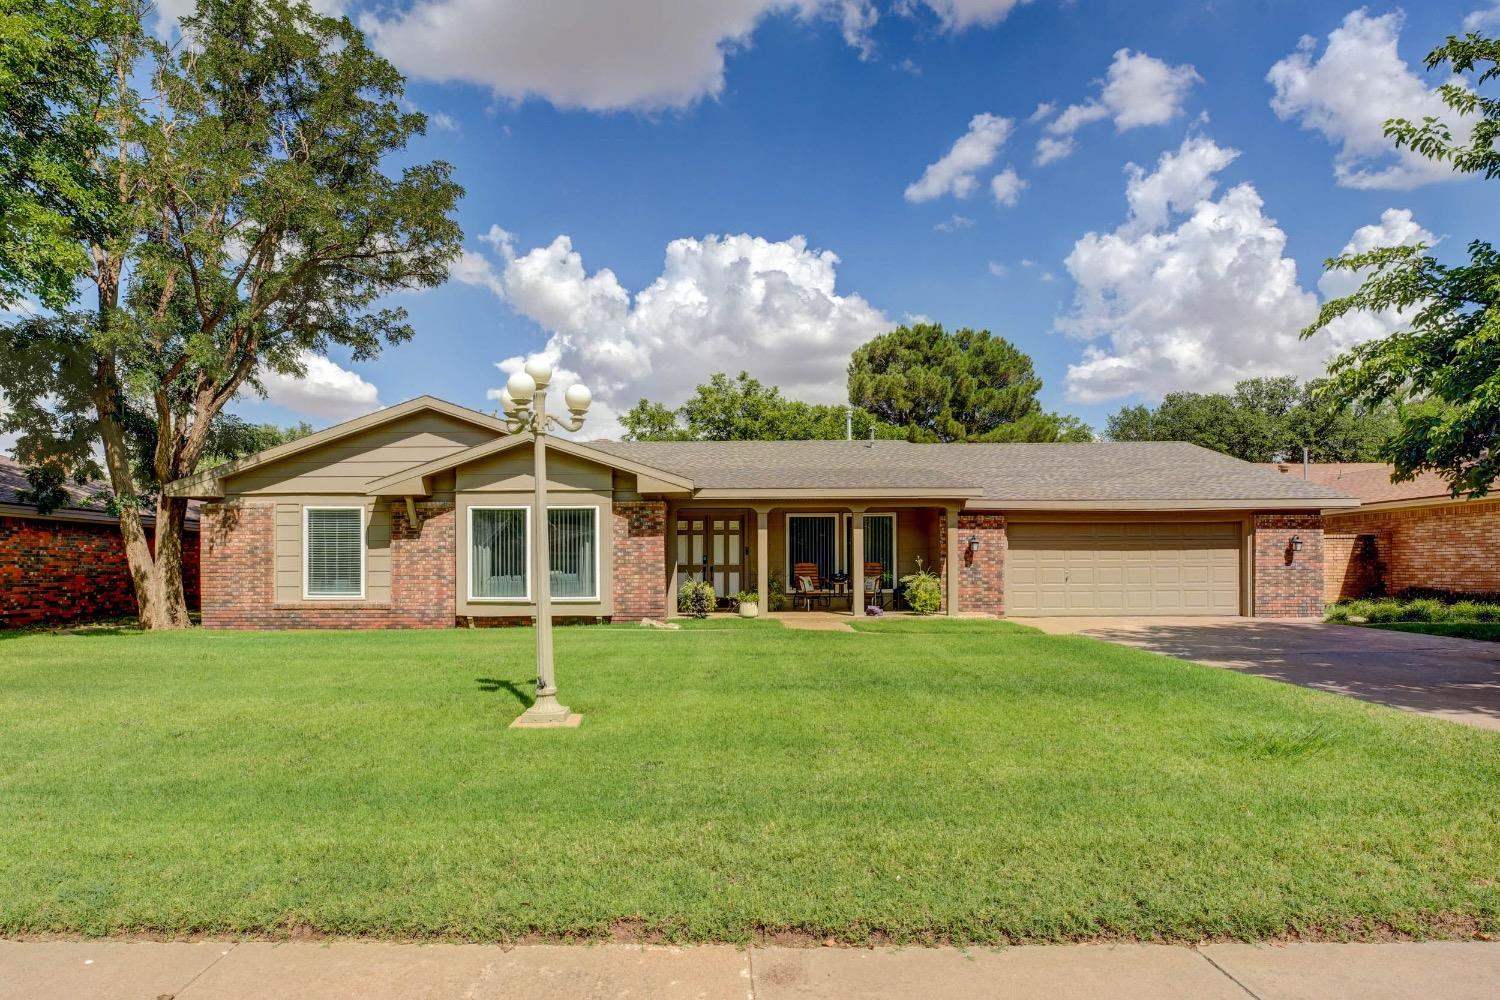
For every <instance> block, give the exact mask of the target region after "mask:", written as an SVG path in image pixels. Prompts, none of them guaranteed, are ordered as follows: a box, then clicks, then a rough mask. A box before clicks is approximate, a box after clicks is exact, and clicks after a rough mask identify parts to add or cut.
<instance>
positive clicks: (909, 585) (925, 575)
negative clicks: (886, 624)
mask: <svg viewBox="0 0 1500 1000" xmlns="http://www.w3.org/2000/svg"><path fill="white" fill-rule="evenodd" d="M901 583H902V584H903V585H904V586H905V588H906V606H907V607H909V608H911V609H912V610H913V611H915V612H916V613H917V614H919V615H931V614H936V613H937V610H938V609H939V608H941V607H942V606H943V582H942V581H941V580H939V579H938V578H937V574H935V573H932V572H929V571H928V570H925V569H923V568H922V560H921V558H920V557H918V559H917V571H916V572H915V573H912V574H910V575H909V576H903V577H902V578H901Z"/></svg>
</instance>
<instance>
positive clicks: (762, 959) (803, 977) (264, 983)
mask: <svg viewBox="0 0 1500 1000" xmlns="http://www.w3.org/2000/svg"><path fill="white" fill-rule="evenodd" d="M1497 982H1500V944H1494V943H1483V942H1427V943H1398V944H1294V945H1279V946H1268V945H1247V944H1210V945H1202V946H1199V947H1195V948H1189V947H1176V946H1166V945H1057V946H1027V947H1017V948H1004V949H983V948H976V949H969V950H958V949H954V948H907V949H895V948H875V949H861V948H780V947H765V946H760V945H756V946H753V947H749V948H743V949H741V948H735V947H733V946H730V945H703V946H696V947H689V948H670V947H658V946H641V945H624V944H610V945H523V946H518V947H513V948H504V947H501V946H498V945H462V944H427V945H418V944H382V943H376V942H334V943H329V944H320V943H292V944H271V943H268V942H261V941H247V942H243V943H235V942H228V941H202V942H196V943H182V944H175V943H166V944H163V943H157V942H125V941H76V942H75V941H46V942H25V943H22V942H15V941H0V996H4V997H6V998H7V1000H76V998H79V997H89V998H90V1000H142V998H145V1000H150V998H167V1000H249V998H256V1000H259V998H264V997H275V998H277V1000H356V998H358V1000H440V998H442V1000H447V998H453V1000H459V998H462V1000H523V998H524V1000H553V998H556V1000H564V998H566V1000H588V998H601V1000H602V998H605V997H611V998H613V997H649V998H653V1000H679V998H681V1000H699V998H707V1000H717V998H721V997H722V998H725V1000H747V998H748V1000H808V998H812V997H828V998H837V1000H846V998H849V1000H906V998H912V1000H927V998H930V997H943V998H945V1000H946V998H962V1000H969V998H974V1000H977V998H981V997H983V998H990V997H1007V998H1012V997H1014V998H1021V997H1046V998H1049V1000H1068V998H1078V1000H1105V998H1132V997H1138V998H1147V997H1150V998H1193V1000H1246V998H1257V997H1258V998H1261V1000H1280V998H1287V1000H1290V998H1294V997H1297V998H1319V1000H1340V998H1351V1000H1352V998H1360V1000H1396V998H1413V1000H1416V998H1420V1000H1467V998H1476V1000H1477V998H1481V997H1483V998H1491V997H1493V996H1494V995H1495V984H1496V983H1497Z"/></svg>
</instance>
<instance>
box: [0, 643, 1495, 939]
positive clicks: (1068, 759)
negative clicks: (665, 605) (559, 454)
mask: <svg viewBox="0 0 1500 1000" xmlns="http://www.w3.org/2000/svg"><path fill="white" fill-rule="evenodd" d="M858 625H859V627H860V629H861V630H860V631H859V632H856V633H847V632H845V633H815V632H796V631H788V630H784V629H783V628H781V627H780V626H779V624H777V623H775V622H753V623H740V622H738V621H735V620H732V619H730V620H710V621H707V622H703V623H695V624H694V625H693V627H689V628H685V629H683V630H682V631H677V632H659V631H653V630H648V629H642V628H629V627H601V628H569V629H560V630H559V631H558V633H557V659H558V669H559V674H560V679H561V685H562V692H563V695H564V700H565V701H567V702H568V703H569V704H570V705H571V706H572V707H573V708H574V709H575V710H578V711H581V712H583V713H584V716H585V719H584V723H583V726H582V728H580V729H577V730H564V731H516V730H509V729H507V728H506V725H507V723H509V722H510V721H511V719H512V718H513V717H514V716H516V715H517V714H518V713H519V712H520V711H521V709H522V707H523V704H524V702H525V701H526V699H527V697H528V692H529V691H530V679H531V676H532V667H531V643H532V641H533V637H532V634H531V632H530V631H528V630H479V631H443V632H377V633H306V632H304V633H259V634H233V633H224V632H206V631H202V630H197V631H193V632H189V633H181V634H164V635H148V634H130V633H123V634H109V633H107V632H82V633H78V634H29V635H14V634H13V635H9V636H4V637H0V932H3V933H6V934H13V935H14V934H33V933H49V932H64V933H82V934H90V935H106V934H116V933H129V932H153V933H154V932H160V933H168V934H173V933H252V934H269V935H278V934H283V933H326V934H331V935H364V936H389V937H429V936H432V937H453V938H463V939H476V940H507V939H514V938H516V937H520V936H525V935H540V936H543V937H549V938H550V937H573V936H599V935H608V934H610V933H612V932H613V933H618V932H620V931H621V930H622V929H623V930H626V931H629V932H631V933H636V934H639V933H646V934H650V935H661V936H664V937H667V938H670V939H674V940H730V941H741V940H745V939H747V938H750V937H752V936H754V935H756V934H758V933H778V932H790V933H798V934H807V935H810V936H813V937H816V938H824V937H833V938H837V939H840V940H845V941H851V942H859V941H866V940H869V939H872V938H882V939H883V938H887V937H889V938H891V939H895V940H898V941H932V940H949V941H955V942H1002V941H1015V940H1066V939H1089V938H1096V937H1107V938H1115V937H1123V938H1140V939H1179V940H1180V939H1198V938H1202V937H1229V938H1243V939H1260V938H1267V937H1273V936H1281V935H1293V936H1331V937H1344V936H1348V937H1367V936H1379V935H1383V934H1388V933H1392V932H1395V933H1398V934H1403V933H1404V934H1415V935H1423V934H1437V935H1446V934H1456V935H1474V934H1481V933H1487V932H1494V931H1497V930H1500V738H1497V737H1496V735H1495V734H1492V733H1486V732H1481V731H1479V730H1474V729H1469V728H1465V727H1461V726H1457V725H1452V724H1448V723H1443V722H1438V721H1433V720H1429V719H1425V718H1421V717H1417V716H1413V715H1407V714H1402V713H1399V712H1396V711H1393V710H1389V709H1385V708H1381V707H1378V706H1372V705H1367V704H1363V703H1360V702H1356V701H1352V700H1347V699H1343V698H1339V697H1336V696H1332V695H1325V694H1319V693H1315V692H1311V691H1307V690H1303V689H1300V688H1296V687H1292V686H1287V685H1281V684H1276V683H1273V682H1270V681H1265V680H1260V679H1257V678H1253V677H1246V676H1241V675H1238V674H1235V673H1232V672H1228V671H1220V670H1215V669H1212V668H1208V667H1202V666H1196V665H1190V664H1187V663H1183V662H1180V661H1176V660H1172V659H1168V658H1166V657H1161V656H1155V655H1151V654H1148V653H1143V652H1139V651H1134V650H1129V649H1124V648H1118V647H1114V646H1109V645H1106V644H1103V643H1100V642H1096V641H1094V640H1091V639H1086V638H1081V637H1052V636H1046V635H1042V634H1040V633H1038V632H1034V631H1032V630H1029V629H1024V628H1021V627H1019V626H1014V625H1008V624H1005V623H980V622H936V621H931V622H928V621H914V622H896V621H890V620H887V621H881V622H860V623H858Z"/></svg>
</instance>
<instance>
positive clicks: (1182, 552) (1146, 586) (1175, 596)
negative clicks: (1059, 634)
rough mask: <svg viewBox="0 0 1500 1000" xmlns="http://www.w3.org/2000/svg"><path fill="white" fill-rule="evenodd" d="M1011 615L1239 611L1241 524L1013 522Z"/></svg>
mask: <svg viewBox="0 0 1500 1000" xmlns="http://www.w3.org/2000/svg"><path fill="white" fill-rule="evenodd" d="M1007 534H1008V535H1009V542H1010V550H1009V552H1008V553H1007V555H1006V559H1005V613H1006V614H1008V615H1237V614H1239V613H1240V525H1239V523H1238V522H1236V521H1223V522H1201V523H1188V524H1171V523H1160V522H1150V523H1108V524H1106V523H1099V524H1082V523H1073V524H1061V523H1056V524H1042V523H1035V524H1027V523H1025V522H1021V523H1014V522H1013V523H1012V524H1011V525H1010V528H1009V531H1008V532H1007Z"/></svg>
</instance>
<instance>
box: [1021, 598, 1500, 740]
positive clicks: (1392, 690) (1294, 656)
mask: <svg viewBox="0 0 1500 1000" xmlns="http://www.w3.org/2000/svg"><path fill="white" fill-rule="evenodd" d="M1011 620H1012V621H1015V622H1020V623H1022V624H1025V625H1031V626H1033V627H1035V628H1039V629H1041V630H1042V631H1044V632H1050V633H1052V634H1054V635H1066V634H1078V635H1087V636H1092V637H1093V638H1095V639H1103V640H1105V641H1106V642H1115V643H1119V644H1121V645H1124V646H1134V647H1137V648H1139V649H1148V650H1150V651H1152V652H1154V653H1165V654H1166V655H1168V656H1175V657H1177V658H1178V659H1180V660H1194V661H1196V662H1198V663H1207V664H1210V665H1212V666H1217V667H1227V668H1229V669H1231V670H1239V671H1242V672H1244V673H1248V674H1256V675H1257V676H1260V677H1269V678H1271V679H1272V680H1278V681H1286V682H1288V683H1291V684H1301V685H1302V686H1304V687H1310V688H1317V689H1318V690H1320V691H1332V692H1334V693H1335V694H1342V695H1348V696H1349V697H1351V698H1360V699H1363V700H1365V701H1373V702H1378V703H1380V704H1382V705H1390V706H1392V707H1394V708H1402V709H1406V710H1408V711H1412V712H1420V713H1422V714H1423V715H1431V716H1435V717H1437V718H1440V719H1448V720H1450V721H1452V722H1461V723H1464V724H1465V725H1469V726H1477V727H1479V728H1481V729H1495V730H1500V643H1493V642H1476V641H1474V640H1472V639H1453V638H1449V637H1447V636H1434V635H1422V634H1420V633H1416V632H1394V631H1389V630H1387V629H1378V628H1360V627H1359V626H1357V625H1325V624H1322V623H1321V622H1318V621H1314V620H1300V621H1284V620H1272V619H1266V618H1128V617H1122V618H1013V619H1011Z"/></svg>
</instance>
